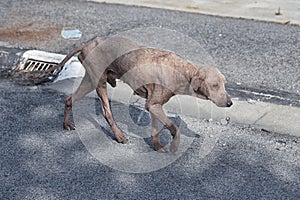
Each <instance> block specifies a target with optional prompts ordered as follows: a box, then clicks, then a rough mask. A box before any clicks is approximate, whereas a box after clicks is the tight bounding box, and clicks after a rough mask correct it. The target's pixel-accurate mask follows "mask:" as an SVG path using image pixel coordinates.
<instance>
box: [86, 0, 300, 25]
mask: <svg viewBox="0 0 300 200" xmlns="http://www.w3.org/2000/svg"><path fill="white" fill-rule="evenodd" d="M89 1H95V2H106V3H114V4H125V5H131V6H132V5H134V6H144V7H150V8H163V9H170V10H178V11H185V12H194V13H201V14H208V15H216V16H223V17H235V18H245V19H254V20H261V21H269V22H274V23H283V24H285V23H291V24H297V25H299V24H300V12H299V10H300V3H299V1H297V0H277V1H275V2H274V1H269V0H259V1H257V0H185V1H173V0H152V1H147V0H105V1H103V0H89Z"/></svg>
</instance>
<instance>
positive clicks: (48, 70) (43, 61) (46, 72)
mask: <svg viewBox="0 0 300 200" xmlns="http://www.w3.org/2000/svg"><path fill="white" fill-rule="evenodd" d="M64 57H65V55H61V54H55V53H49V52H44V51H37V50H29V51H26V52H24V54H23V55H22V57H21V59H20V63H19V64H18V65H17V67H15V68H14V69H13V70H12V71H11V74H10V75H11V77H12V78H13V80H14V81H16V82H17V83H19V84H21V85H38V84H42V83H47V82H52V81H54V80H56V79H57V78H58V77H59V76H61V74H62V77H61V78H60V79H62V78H64V77H68V75H66V74H68V71H70V70H66V68H72V70H74V71H75V72H76V68H78V65H76V66H75V67H74V66H72V67H71V66H70V64H72V63H77V64H78V63H79V61H78V59H77V58H76V57H73V58H71V59H70V60H69V61H68V62H67V63H66V64H65V66H59V65H58V64H59V63H60V62H61V61H62V60H63V58H64ZM68 65H69V67H68ZM63 67H64V73H61V72H62V70H63ZM79 67H80V66H79ZM81 68H82V67H81ZM77 71H78V70H77ZM69 74H72V73H69ZM79 75H80V76H82V73H80V74H79ZM79 75H78V76H79ZM73 76H74V75H73Z"/></svg>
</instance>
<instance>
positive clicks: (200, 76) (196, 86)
mask: <svg viewBox="0 0 300 200" xmlns="http://www.w3.org/2000/svg"><path fill="white" fill-rule="evenodd" d="M205 77H206V74H205V72H204V71H199V72H198V73H197V75H195V76H194V77H193V78H192V80H191V86H192V88H193V90H194V92H197V91H198V90H200V89H201V87H202V84H203V83H204V79H205Z"/></svg>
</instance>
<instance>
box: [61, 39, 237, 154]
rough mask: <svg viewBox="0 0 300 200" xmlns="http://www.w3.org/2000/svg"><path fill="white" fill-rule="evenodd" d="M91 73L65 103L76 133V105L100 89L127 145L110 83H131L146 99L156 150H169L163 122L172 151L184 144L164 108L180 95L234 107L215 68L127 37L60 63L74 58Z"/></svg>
mask: <svg viewBox="0 0 300 200" xmlns="http://www.w3.org/2000/svg"><path fill="white" fill-rule="evenodd" d="M77 53H79V55H78V59H79V61H80V62H81V63H82V65H83V66H84V68H85V70H86V72H85V76H84V77H83V79H82V81H81V83H80V85H79V87H78V88H77V90H76V91H75V92H74V93H73V94H72V95H71V96H69V97H68V98H66V100H65V110H64V124H63V126H64V128H65V129H68V130H74V129H75V125H74V124H73V123H71V122H70V112H71V109H72V105H73V104H74V103H75V102H76V101H78V100H80V99H81V98H83V97H84V96H85V95H86V94H88V93H89V92H91V91H93V90H96V92H97V94H98V96H99V99H100V101H101V106H102V113H103V116H104V118H105V119H106V121H107V122H108V124H109V125H110V127H111V129H112V131H113V133H114V135H115V138H116V140H117V141H118V142H120V143H126V142H127V141H128V139H127V137H126V136H125V135H124V134H123V133H122V131H121V130H120V129H119V128H118V126H117V125H116V123H115V121H114V119H113V116H112V113H111V110H110V105H109V101H108V96H107V83H109V84H110V85H111V86H112V87H116V79H121V80H122V81H124V82H125V83H127V84H128V85H129V86H130V87H131V88H132V89H133V91H134V94H136V95H139V96H140V97H142V98H145V99H146V105H145V108H146V109H147V110H148V111H149V112H150V113H151V119H152V134H151V136H152V142H153V146H154V150H156V151H159V152H167V150H166V149H165V148H164V146H163V145H162V144H161V143H160V141H159V135H158V121H160V122H161V123H162V124H163V125H164V126H165V127H167V128H168V130H169V131H170V133H171V135H172V137H173V139H172V141H171V145H170V151H171V152H176V151H177V150H178V147H179V143H180V130H179V128H178V127H177V126H176V125H175V124H174V123H173V122H172V121H171V120H170V119H169V118H168V117H167V116H166V114H165V113H164V111H163V109H162V106H163V105H164V104H165V103H166V102H168V100H169V99H170V98H171V97H172V96H174V95H177V94H182V95H190V96H195V97H197V98H200V99H205V100H210V101H212V102H213V103H215V104H216V105H217V106H219V107H230V106H231V105H232V104H233V103H232V101H231V98H230V96H229V95H228V94H227V92H226V90H225V82H226V81H225V77H224V76H223V75H222V74H221V73H220V72H219V70H217V69H216V68H214V67H209V66H206V67H198V66H196V65H194V64H192V63H190V62H188V61H186V60H184V59H183V58H181V57H179V56H177V55H176V54H174V53H172V52H170V51H162V50H157V49H154V48H147V47H143V46H140V45H138V44H137V43H135V42H133V41H131V40H129V39H126V38H123V37H118V36H115V37H108V38H95V39H93V40H92V41H91V42H89V43H88V44H86V45H83V46H80V47H78V48H76V49H74V50H73V51H72V52H70V53H69V54H68V55H67V56H66V57H65V58H64V59H63V61H62V62H61V63H60V64H59V66H60V67H62V66H63V65H64V64H65V63H66V62H67V61H68V60H69V59H70V58H71V57H72V56H74V55H75V54H77Z"/></svg>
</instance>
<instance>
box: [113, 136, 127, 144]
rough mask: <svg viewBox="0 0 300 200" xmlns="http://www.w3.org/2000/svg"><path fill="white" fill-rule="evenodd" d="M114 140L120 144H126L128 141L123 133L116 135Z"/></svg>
mask: <svg viewBox="0 0 300 200" xmlns="http://www.w3.org/2000/svg"><path fill="white" fill-rule="evenodd" d="M116 140H117V142H119V143H122V144H126V143H127V142H128V138H127V137H126V136H124V135H120V136H116Z"/></svg>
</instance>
